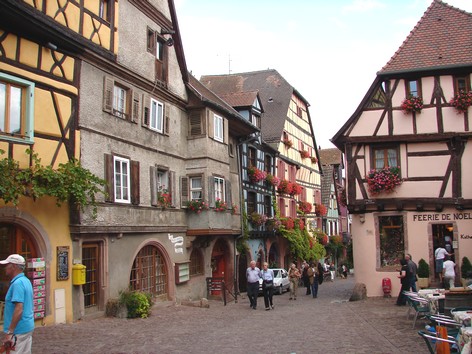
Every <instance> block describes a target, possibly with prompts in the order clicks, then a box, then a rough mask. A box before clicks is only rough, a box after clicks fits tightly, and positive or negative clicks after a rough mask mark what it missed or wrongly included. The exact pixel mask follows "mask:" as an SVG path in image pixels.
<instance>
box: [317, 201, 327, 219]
mask: <svg viewBox="0 0 472 354" xmlns="http://www.w3.org/2000/svg"><path fill="white" fill-rule="evenodd" d="M315 214H316V216H326V214H328V209H327V208H326V207H325V206H324V205H323V204H318V203H316V204H315Z"/></svg>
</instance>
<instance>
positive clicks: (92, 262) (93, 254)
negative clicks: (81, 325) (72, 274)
mask: <svg viewBox="0 0 472 354" xmlns="http://www.w3.org/2000/svg"><path fill="white" fill-rule="evenodd" d="M99 251H100V245H99V244H98V243H84V244H83V245H82V262H83V265H84V266H85V267H86V268H85V284H84V285H83V291H84V307H85V312H86V313H90V312H94V311H96V310H98V306H99V297H100V292H99V284H100V277H99V269H100V267H99Z"/></svg>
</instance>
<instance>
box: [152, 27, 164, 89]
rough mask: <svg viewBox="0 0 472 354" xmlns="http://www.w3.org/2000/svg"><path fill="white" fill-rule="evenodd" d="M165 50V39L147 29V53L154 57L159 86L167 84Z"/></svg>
mask: <svg viewBox="0 0 472 354" xmlns="http://www.w3.org/2000/svg"><path fill="white" fill-rule="evenodd" d="M167 48H168V46H167V45H166V43H165V39H164V38H163V37H161V35H160V34H159V33H158V32H157V31H154V30H153V29H151V28H149V27H148V28H147V51H148V52H149V53H151V54H152V55H154V56H155V58H156V62H155V69H156V72H155V75H156V79H157V80H158V81H159V82H160V83H161V84H164V85H165V84H166V83H167Z"/></svg>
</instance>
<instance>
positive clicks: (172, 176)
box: [169, 171, 177, 208]
mask: <svg viewBox="0 0 472 354" xmlns="http://www.w3.org/2000/svg"><path fill="white" fill-rule="evenodd" d="M169 193H170V204H171V206H173V207H174V208H175V201H176V199H177V198H176V197H175V171H169Z"/></svg>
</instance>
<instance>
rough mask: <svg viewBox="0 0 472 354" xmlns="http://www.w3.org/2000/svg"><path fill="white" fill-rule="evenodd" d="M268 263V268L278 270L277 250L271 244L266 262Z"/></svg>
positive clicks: (274, 244)
mask: <svg viewBox="0 0 472 354" xmlns="http://www.w3.org/2000/svg"><path fill="white" fill-rule="evenodd" d="M267 263H269V268H280V267H281V265H280V259H279V248H278V246H277V244H276V243H273V244H272V245H271V246H270V250H269V257H268V260H267Z"/></svg>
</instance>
